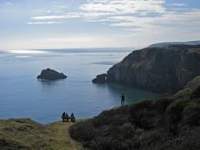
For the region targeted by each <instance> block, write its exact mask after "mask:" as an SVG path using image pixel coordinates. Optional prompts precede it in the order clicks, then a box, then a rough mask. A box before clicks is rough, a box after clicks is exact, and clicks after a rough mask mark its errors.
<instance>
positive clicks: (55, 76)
mask: <svg viewBox="0 0 200 150" xmlns="http://www.w3.org/2000/svg"><path fill="white" fill-rule="evenodd" d="M66 78H67V76H66V75H65V74H64V73H59V72H57V71H55V70H53V69H50V68H47V69H44V70H42V71H41V73H40V75H38V76H37V79H41V80H50V81H53V80H59V79H66Z"/></svg>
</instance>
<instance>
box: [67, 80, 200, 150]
mask: <svg viewBox="0 0 200 150" xmlns="http://www.w3.org/2000/svg"><path fill="white" fill-rule="evenodd" d="M188 91H189V92H188ZM199 133H200V76H199V77H196V78H195V79H194V80H192V81H191V82H189V83H188V84H187V85H186V86H185V88H184V89H182V90H181V91H179V92H178V93H176V94H175V95H173V96H170V97H165V98H161V99H159V100H147V101H143V102H140V103H137V104H134V105H130V106H123V107H120V108H115V109H112V110H107V111H104V112H102V113H101V114H100V115H98V116H96V117H94V118H93V119H89V120H86V121H83V122H79V123H77V124H75V125H73V126H72V127H71V128H70V134H71V136H72V137H73V138H74V139H76V140H78V141H80V142H81V143H82V144H83V146H84V147H85V148H87V149H88V150H198V149H200V134H199Z"/></svg>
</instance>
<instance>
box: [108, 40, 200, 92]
mask: <svg viewBox="0 0 200 150" xmlns="http://www.w3.org/2000/svg"><path fill="white" fill-rule="evenodd" d="M199 66H200V45H184V44H169V43H168V44H167V46H161V45H159V46H156V45H154V46H150V47H147V48H144V49H141V50H136V51H133V52H132V53H131V54H130V55H128V56H127V57H126V58H125V59H124V60H123V61H121V62H120V63H118V64H116V65H114V66H113V67H112V68H110V69H109V70H108V72H107V81H108V82H118V83H121V84H126V85H130V86H134V87H139V88H144V89H147V90H151V91H154V92H167V93H169V92H176V91H177V90H179V89H181V88H183V87H184V86H185V84H186V83H187V82H188V81H190V80H192V79H193V78H194V77H195V76H197V75H200V68H199Z"/></svg>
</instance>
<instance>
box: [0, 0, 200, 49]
mask: <svg viewBox="0 0 200 150" xmlns="http://www.w3.org/2000/svg"><path fill="white" fill-rule="evenodd" d="M187 40H200V0H0V49H35V48H71V47H76V48H83V47H84V48H86V47H139V46H146V45H148V44H150V43H154V42H163V41H187Z"/></svg>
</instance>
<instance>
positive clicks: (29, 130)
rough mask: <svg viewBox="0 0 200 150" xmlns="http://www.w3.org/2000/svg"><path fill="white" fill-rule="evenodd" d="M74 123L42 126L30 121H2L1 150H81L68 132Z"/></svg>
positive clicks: (0, 125) (0, 130) (0, 133)
mask: <svg viewBox="0 0 200 150" xmlns="http://www.w3.org/2000/svg"><path fill="white" fill-rule="evenodd" d="M71 125H72V123H62V122H56V123H53V124H50V125H41V124H38V123H36V122H34V121H32V120H30V119H11V120H0V149H1V150H16V149H20V150H79V149H81V146H80V144H78V143H76V142H75V141H73V140H72V139H71V138H70V136H69V134H68V133H69V132H68V128H69V127H70V126H71Z"/></svg>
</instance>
